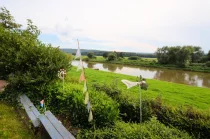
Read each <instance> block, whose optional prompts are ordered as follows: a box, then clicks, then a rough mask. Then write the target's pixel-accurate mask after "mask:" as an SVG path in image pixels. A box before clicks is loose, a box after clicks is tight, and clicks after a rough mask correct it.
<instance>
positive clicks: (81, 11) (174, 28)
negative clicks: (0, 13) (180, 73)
mask: <svg viewBox="0 0 210 139" xmlns="http://www.w3.org/2000/svg"><path fill="white" fill-rule="evenodd" d="M0 6H1V7H2V6H5V7H6V8H7V9H8V10H9V11H10V12H11V14H12V15H13V16H14V17H15V19H16V21H17V22H18V23H21V24H23V25H26V19H31V20H32V21H33V22H34V24H35V25H37V26H38V28H39V29H40V30H41V32H42V34H41V35H40V37H39V38H40V39H41V40H42V41H43V42H45V43H51V44H52V45H53V46H55V47H57V46H60V47H61V48H77V42H76V40H77V38H78V39H79V41H80V47H81V48H82V49H99V50H115V51H131V52H155V50H156V49H157V48H158V47H162V46H166V45H168V46H176V45H196V46H200V47H202V49H203V50H204V51H205V52H207V51H208V50H210V14H209V13H210V0H0Z"/></svg>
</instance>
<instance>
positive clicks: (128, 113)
mask: <svg viewBox="0 0 210 139" xmlns="http://www.w3.org/2000/svg"><path fill="white" fill-rule="evenodd" d="M93 87H94V88H95V89H96V90H97V91H104V92H105V93H106V94H107V95H108V96H110V97H111V98H112V99H114V100H115V101H116V102H118V103H119V105H120V106H119V109H120V113H121V117H122V119H123V120H124V121H126V122H128V121H132V122H139V121H140V117H139V113H140V101H139V97H138V98H137V97H133V96H131V95H129V94H126V93H123V92H122V90H120V89H118V88H116V85H115V84H113V83H111V85H106V84H104V85H100V84H97V83H95V84H93ZM142 114H143V115H142V120H143V121H146V120H149V118H150V117H151V116H152V114H151V107H150V100H148V99H143V100H142Z"/></svg>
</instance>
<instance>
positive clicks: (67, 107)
mask: <svg viewBox="0 0 210 139" xmlns="http://www.w3.org/2000/svg"><path fill="white" fill-rule="evenodd" d="M56 88H59V90H57V91H56ZM82 88H83V87H82V86H81V85H78V84H69V83H68V84H65V86H64V90H65V91H63V89H62V86H61V83H59V84H58V86H57V87H55V90H53V91H48V92H50V94H49V95H48V97H47V98H48V100H47V101H48V107H49V108H50V110H52V111H53V112H55V113H57V114H59V115H63V116H65V117H67V118H68V119H69V120H70V121H71V124H72V125H74V126H77V127H83V128H86V127H90V126H91V125H93V124H94V125H95V126H96V127H103V126H110V125H112V124H113V123H114V122H115V121H116V120H117V119H118V115H119V110H118V104H117V103H115V102H114V101H113V100H112V99H111V98H109V97H108V96H107V95H106V94H105V93H102V92H101V93H99V92H94V91H91V92H89V95H90V101H91V103H92V112H93V122H91V123H89V122H88V111H87V108H86V105H85V104H84V97H85V96H84V94H83V93H82Z"/></svg>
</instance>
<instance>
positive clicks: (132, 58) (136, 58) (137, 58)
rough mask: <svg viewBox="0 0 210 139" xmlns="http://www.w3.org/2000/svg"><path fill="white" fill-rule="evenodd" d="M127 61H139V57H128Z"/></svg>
mask: <svg viewBox="0 0 210 139" xmlns="http://www.w3.org/2000/svg"><path fill="white" fill-rule="evenodd" d="M128 59H129V60H139V59H140V57H138V56H130V57H129V58H128Z"/></svg>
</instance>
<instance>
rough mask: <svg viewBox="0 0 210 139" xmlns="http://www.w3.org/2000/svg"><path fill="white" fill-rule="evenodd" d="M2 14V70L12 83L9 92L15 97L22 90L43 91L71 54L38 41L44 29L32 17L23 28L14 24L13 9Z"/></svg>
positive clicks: (11, 96) (8, 88)
mask: <svg viewBox="0 0 210 139" xmlns="http://www.w3.org/2000/svg"><path fill="white" fill-rule="evenodd" d="M4 12H6V13H4ZM2 14H4V18H2V17H0V18H1V19H0V46H1V47H0V53H1V55H0V73H2V74H4V76H5V78H7V79H8V80H9V83H10V85H9V86H8V87H7V89H6V91H5V93H6V92H8V93H7V95H10V97H9V98H13V97H15V95H18V92H21V91H22V92H25V93H27V91H30V92H31V93H32V92H33V93H38V94H40V91H41V90H42V87H44V86H46V85H47V84H49V83H50V82H52V81H53V80H54V79H56V78H57V72H58V70H59V69H60V68H65V69H67V68H68V67H69V61H70V57H69V56H67V55H66V54H65V53H63V52H61V51H60V50H59V49H58V48H53V47H52V46H51V45H50V44H43V43H41V42H40V41H39V40H38V36H39V34H40V31H39V30H38V29H37V27H36V26H35V25H33V24H32V21H31V20H28V26H27V28H26V29H25V30H24V29H22V28H21V29H20V26H21V25H20V26H16V25H15V26H13V25H14V24H16V23H15V21H14V19H13V17H12V16H11V15H10V14H9V11H7V10H6V11H5V10H2V12H1V13H0V15H2ZM4 22H11V23H10V24H9V25H10V26H8V24H6V25H4ZM4 95H6V94H4ZM13 95H14V96H13ZM15 98H17V97H15Z"/></svg>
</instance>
